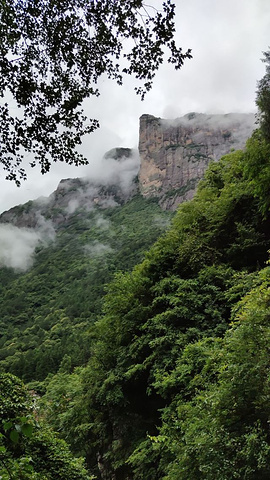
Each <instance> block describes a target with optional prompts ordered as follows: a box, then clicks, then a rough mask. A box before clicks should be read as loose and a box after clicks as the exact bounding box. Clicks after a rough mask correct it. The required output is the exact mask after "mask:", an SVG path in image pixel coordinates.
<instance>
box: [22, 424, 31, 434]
mask: <svg viewBox="0 0 270 480" xmlns="http://www.w3.org/2000/svg"><path fill="white" fill-rule="evenodd" d="M22 433H23V434H24V435H25V436H26V437H31V436H32V433H33V425H31V424H30V423H25V424H24V425H23V426H22Z"/></svg>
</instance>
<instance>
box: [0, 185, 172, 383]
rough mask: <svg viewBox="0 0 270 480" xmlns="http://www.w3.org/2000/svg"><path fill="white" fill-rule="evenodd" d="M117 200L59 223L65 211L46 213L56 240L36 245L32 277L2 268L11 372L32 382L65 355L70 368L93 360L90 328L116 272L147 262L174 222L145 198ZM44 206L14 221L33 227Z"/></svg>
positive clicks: (5, 351) (1, 348)
mask: <svg viewBox="0 0 270 480" xmlns="http://www.w3.org/2000/svg"><path fill="white" fill-rule="evenodd" d="M107 190H108V189H107ZM110 190H111V191H112V188H110ZM76 195H78V193H77V191H76V190H75V197H76ZM100 198H101V197H100ZM112 198H114V203H113V201H112V200H110V202H109V201H108V202H107V204H105V205H104V204H101V205H95V206H94V207H92V208H89V211H88V210H87V209H83V208H77V209H76V210H75V211H74V212H73V213H71V214H69V215H67V213H66V215H65V220H64V221H62V223H59V224H58V225H57V224H56V223H57V222H56V220H57V219H58V218H59V217H60V218H61V215H62V216H63V212H65V209H63V208H62V209H57V212H56V211H55V208H54V209H53V210H52V209H49V208H45V210H44V212H43V213H44V215H46V222H49V221H51V220H52V219H53V223H52V225H55V231H54V235H55V237H54V238H53V240H50V241H49V242H47V243H46V244H45V245H44V244H41V243H40V244H38V245H37V249H36V253H35V256H34V259H33V261H34V263H33V266H32V267H31V268H29V269H27V270H26V271H19V270H18V269H15V270H14V269H12V268H8V267H3V268H1V269H0V290H1V300H0V318H1V340H0V358H1V360H0V366H1V368H2V369H3V370H4V371H8V372H11V373H13V374H16V375H18V376H19V377H21V378H22V379H23V380H25V381H28V382H29V381H31V380H34V379H37V380H43V379H44V378H46V376H47V375H48V374H49V373H55V372H56V371H57V370H58V368H59V366H60V364H61V361H62V359H63V357H64V355H65V354H68V355H69V357H70V359H71V367H75V366H78V365H85V363H86V362H87V360H88V358H89V335H88V330H89V327H90V326H91V324H92V323H93V322H94V321H96V319H97V317H98V316H99V314H100V313H101V304H102V298H103V296H104V293H105V286H106V285H107V284H108V283H109V282H110V280H111V279H112V276H113V275H114V273H115V272H118V271H128V270H130V269H131V268H132V267H133V266H134V265H135V264H136V263H137V262H138V261H140V260H142V258H143V254H144V252H145V250H146V249H147V248H149V246H150V245H152V243H153V242H154V241H155V240H156V239H157V237H158V236H159V235H160V234H161V233H162V232H163V231H164V229H165V228H167V227H168V225H169V222H170V218H171V214H170V213H169V212H164V211H162V210H161V209H160V207H159V206H158V203H157V201H155V200H151V199H149V200H147V199H144V198H142V197H141V196H140V195H139V194H137V195H135V196H134V197H133V198H131V199H130V200H129V201H128V202H126V203H123V202H121V203H116V199H117V197H116V196H114V197H112ZM110 203H111V204H110ZM37 208H38V205H36V204H34V205H28V204H26V205H25V206H20V207H19V208H18V209H13V212H12V215H13V217H15V215H18V218H19V219H21V218H22V217H24V220H25V222H27V219H29V218H33V217H34V212H36V210H37ZM61 212H62V213H61ZM39 215H40V214H39ZM53 215H54V216H55V218H54V217H53ZM28 221H29V220H28ZM4 225H5V224H4ZM14 234H15V235H16V231H15V233H14ZM19 255H23V253H19Z"/></svg>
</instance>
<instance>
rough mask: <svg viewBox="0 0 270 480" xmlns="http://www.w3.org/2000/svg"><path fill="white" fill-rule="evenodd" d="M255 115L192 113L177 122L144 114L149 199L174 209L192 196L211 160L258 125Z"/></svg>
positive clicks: (144, 187) (144, 179) (142, 146)
mask: <svg viewBox="0 0 270 480" xmlns="http://www.w3.org/2000/svg"><path fill="white" fill-rule="evenodd" d="M254 123H255V116H254V115H253V114H232V113H231V114H227V115H205V114H198V113H190V114H188V115H185V116H184V117H182V118H178V119H176V120H163V119H160V118H156V117H153V116H152V115H142V117H141V118H140V138H139V153H140V157H141V168H140V173H139V185H140V191H141V193H142V195H144V196H145V197H152V196H158V197H159V198H160V204H161V206H163V208H166V209H172V210H174V209H175V208H176V207H177V205H179V204H180V203H182V202H183V201H185V200H189V199H191V198H192V197H193V195H194V193H195V191H196V187H197V185H198V182H199V181H200V180H201V178H202V177H203V175H204V172H205V170H206V168H207V166H208V164H209V162H210V161H217V160H219V159H220V158H221V157H222V156H223V155H225V154H227V153H229V152H230V151H231V150H232V149H235V150H238V149H242V148H244V146H245V142H246V140H247V138H248V137H249V136H250V135H251V133H252V130H253V129H254Z"/></svg>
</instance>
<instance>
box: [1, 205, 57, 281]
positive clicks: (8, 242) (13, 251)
mask: <svg viewBox="0 0 270 480" xmlns="http://www.w3.org/2000/svg"><path fill="white" fill-rule="evenodd" d="M36 218H37V225H36V228H35V229H34V228H25V227H17V226H15V225H12V224H11V223H3V224H0V267H8V268H13V269H14V270H17V271H20V272H25V271H26V270H28V269H29V268H31V266H32V265H33V262H34V256H35V250H36V247H37V246H38V245H44V246H48V245H49V244H50V243H51V242H52V241H54V239H55V235H56V234H55V230H54V227H53V225H52V222H51V221H50V220H46V219H45V218H44V217H43V216H42V215H41V214H40V213H39V212H38V213H36Z"/></svg>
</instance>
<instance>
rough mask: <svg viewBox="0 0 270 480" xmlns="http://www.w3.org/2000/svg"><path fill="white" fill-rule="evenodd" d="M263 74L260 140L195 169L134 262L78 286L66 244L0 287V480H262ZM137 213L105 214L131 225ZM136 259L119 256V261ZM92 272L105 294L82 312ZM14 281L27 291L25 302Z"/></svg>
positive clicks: (75, 262) (267, 338)
mask: <svg viewBox="0 0 270 480" xmlns="http://www.w3.org/2000/svg"><path fill="white" fill-rule="evenodd" d="M266 60H267V61H268V60H269V56H267V55H266ZM269 68H270V67H269V62H268V63H267V73H266V77H265V78H264V80H265V79H268V82H266V81H264V82H261V83H259V91H258V99H257V103H258V106H259V108H260V113H261V114H260V118H259V120H260V128H258V129H257V130H256V131H255V132H254V133H253V135H252V137H251V138H250V139H249V140H248V141H247V144H246V148H245V150H243V151H234V152H231V153H230V154H228V155H226V156H225V157H223V158H222V159H221V160H220V161H219V162H216V163H215V162H213V163H212V164H211V165H210V166H209V168H208V170H207V172H206V174H205V177H204V179H203V180H202V181H201V183H200V185H199V188H198V191H197V194H196V196H195V197H194V199H193V200H191V201H189V202H186V203H184V204H182V205H181V206H180V207H179V208H178V210H177V212H176V214H175V215H174V217H173V219H172V223H171V225H170V227H169V228H168V229H167V230H166V231H165V232H164V233H163V234H162V235H161V236H160V237H159V238H158V239H157V240H156V241H155V242H154V243H153V245H152V246H147V249H148V250H147V251H146V252H145V254H144V257H143V255H142V251H140V250H139V256H141V258H136V256H135V257H133V256H132V255H131V257H130V258H131V260H128V259H126V260H123V258H124V251H122V252H121V253H120V257H121V262H120V259H119V263H117V262H118V259H117V257H116V258H113V259H112V260H111V258H112V257H111V256H110V255H108V257H106V261H104V259H102V261H101V260H100V259H95V262H97V263H95V265H94V267H93V271H94V277H93V278H91V277H89V278H87V281H85V282H84V278H85V277H84V273H85V272H86V271H88V270H87V262H88V259H86V258H85V257H81V258H79V257H77V254H76V245H77V238H76V235H83V236H84V235H85V236H87V235H88V234H89V233H88V230H84V229H82V230H80V232H79V233H78V232H77V233H76V234H75V237H74V238H75V240H74V244H73V243H72V242H71V243H70V245H71V246H72V248H73V250H72V255H71V252H68V251H65V248H61V249H59V250H58V249H57V248H56V247H55V248H53V249H51V250H50V255H52V257H51V256H50V255H48V252H46V251H45V250H43V251H40V252H39V253H38V255H37V258H36V263H35V265H34V267H33V268H32V269H31V271H29V272H28V273H26V274H23V275H18V274H15V273H13V272H12V271H9V270H8V269H3V271H2V272H1V275H2V279H3V280H2V283H3V285H2V292H3V294H2V298H4V299H5V302H6V303H5V304H4V303H2V306H1V315H2V320H3V316H4V314H5V311H6V308H7V307H8V306H9V310H8V311H7V313H6V315H7V316H9V318H10V319H11V320H10V322H8V320H7V319H6V320H3V324H2V327H1V328H4V329H6V330H5V335H6V337H5V342H6V343H5V344H2V348H1V352H3V354H2V360H1V367H2V369H3V371H4V372H6V371H9V372H11V373H8V374H7V373H3V374H2V376H1V378H0V381H1V382H2V383H1V409H2V418H3V419H4V420H3V424H2V427H1V436H0V442H1V443H0V445H1V447H0V454H1V457H0V460H1V467H0V471H1V475H2V478H3V479H10V478H21V479H38V480H40V479H41V480H45V479H46V480H47V479H49V480H51V479H54V478H60V479H62V478H63V479H64V478H65V479H67V478H69V479H76V480H77V479H78V480H80V479H86V478H91V476H94V477H95V478H99V479H102V480H108V479H110V480H130V479H132V480H145V479H147V480H156V479H163V480H174V479H175V480H181V479H182V480H194V479H206V480H216V479H219V480H231V479H246V480H264V479H265V480H266V479H268V478H269V477H270V432H269V421H270V407H269V405H270V401H269V400H270V381H269V345H270V326H269V305H270V267H269V263H268V262H269V248H270V213H269V203H270V195H269V184H270V164H269V158H270V143H269V131H270V130H269V127H270V123H269V111H270V109H269V75H270V72H269ZM141 201H142V199H140V198H136V199H134V200H133V202H134V203H132V201H131V202H128V203H127V204H126V206H125V207H124V209H123V210H119V212H118V214H119V215H125V212H127V211H128V209H129V208H133V207H132V205H134V212H138V203H136V202H141ZM153 205H156V204H155V203H153V204H151V205H150V208H149V210H147V208H146V210H145V217H144V218H145V222H146V223H144V224H141V238H140V240H139V239H138V242H140V241H141V239H142V238H143V237H144V235H145V236H147V232H148V227H147V226H146V224H147V223H148V224H149V225H150V224H153V222H152V220H151V221H149V219H150V218H151V217H150V211H152V209H153ZM156 208H158V207H157V205H156ZM125 209H126V210H125ZM111 214H112V213H111ZM113 214H114V215H117V210H114V213H113ZM129 214H130V211H129ZM142 217H143V215H139V218H140V220H141V218H142ZM130 218H131V217H130V216H129V217H128V219H129V222H130ZM132 218H133V217H132ZM147 219H148V222H147ZM129 222H128V221H127V223H126V224H127V225H128V223H129ZM122 223H123V220H121V221H120V222H119V225H120V224H122ZM132 225H133V223H131V222H130V228H132ZM135 230H136V232H137V231H138V230H139V229H138V227H135ZM133 233H134V232H133ZM66 234H68V233H65V232H63V233H62V235H63V241H64V235H66ZM155 234H157V232H156V233H149V245H150V244H151V240H154V239H153V236H154V235H155ZM129 235H131V232H130V231H129ZM132 235H133V234H132ZM134 235H135V233H134ZM152 235H153V236H152ZM115 238H117V241H121V240H120V231H119V232H116V233H115ZM60 240H61V239H60ZM60 240H59V241H60ZM132 240H134V237H133V239H132ZM123 245H124V247H126V246H127V244H126V238H125V239H123ZM116 248H118V244H117V245H116ZM137 248H138V245H137V244H136V243H135V244H134V243H132V242H131V243H130V250H131V251H129V252H128V253H129V254H131V253H135V250H137ZM143 248H146V244H143ZM65 255H67V257H68V259H69V261H70V263H69V267H68V269H67V261H66V260H65ZM71 257H72V261H71ZM142 257H143V258H142ZM82 258H83V259H84V260H82ZM122 260H123V263H122ZM110 261H112V262H113V267H112V268H110V269H109V265H110ZM125 262H127V263H126V264H125ZM101 263H102V268H103V267H104V270H103V269H102V268H101ZM66 270H67V271H66ZM64 272H65V273H64ZM82 272H83V275H82ZM97 272H99V274H100V275H104V277H105V278H106V281H105V282H104V281H102V282H99V283H98V284H96V285H94V287H95V288H96V291H97V294H96V296H95V297H93V295H94V294H93V293H92V289H91V285H90V284H91V283H92V282H94V278H96V275H97ZM108 272H109V273H108ZM66 274H67V275H66ZM66 279H69V281H68V282H67V283H66ZM109 280H110V281H109ZM27 282H29V285H31V292H35V288H34V286H33V285H34V284H35V285H36V288H37V289H38V288H40V289H41V291H37V294H36V295H35V294H33V293H31V297H32V300H31V301H32V302H33V303H31V301H30V298H29V297H28V294H27V291H26V286H27ZM50 282H51V283H50ZM53 282H57V284H58V285H59V298H58V297H56V298H55V297H54V295H55V291H56V290H55V289H53ZM105 283H106V284H107V285H106V287H105V285H104V284H105ZM48 286H49V287H48ZM95 288H94V291H95ZM105 291H106V293H105V294H103V293H104V292H105ZM52 292H53V294H52ZM100 293H101V295H100ZM101 296H102V301H101V300H100V297H101ZM15 301H20V302H21V304H20V311H21V315H20V317H18V316H17V314H15V313H14V311H13V310H12V308H13V306H14V302H15ZM37 303H38V304H37ZM16 308H18V307H16ZM36 309H37V310H36ZM12 315H13V316H12ZM26 319H31V324H30V323H29V324H28V323H27V322H28V320H27V321H26ZM16 322H17V323H16ZM12 344H15V345H12ZM8 346H14V351H12V352H11V354H10V355H9V356H8V355H7V353H6V352H7V350H6V349H7V348H8ZM49 349H51V350H49ZM49 351H50V352H55V353H54V354H53V355H52V356H51V355H49ZM46 358H47V362H49V358H50V359H51V358H52V359H53V364H52V365H50V364H49V363H48V365H49V366H48V367H45V363H46V362H45V359H46ZM50 361H51V360H50ZM39 362H40V363H39ZM38 363H39V366H38ZM13 373H16V374H17V375H18V376H21V377H23V379H24V380H25V381H26V382H28V388H29V389H30V393H31V395H30V397H29V394H28V393H27V390H26V389H25V387H24V386H23V384H22V383H21V380H19V379H18V378H16V377H15V376H13V375H12V374H13ZM33 399H34V410H33V409H32V407H31V403H32V402H33ZM2 405H3V406H2ZM52 431H54V432H55V433H50V432H52ZM66 444H68V445H69V448H70V450H71V452H72V454H73V455H74V456H75V457H83V458H84V459H85V465H86V466H85V467H83V466H82V463H81V459H80V458H78V459H77V460H74V459H73V460H72V457H71V453H70V451H69V450H68V447H67V446H66ZM38 459H39V460H38ZM56 468H57V470H55V469H56ZM86 469H87V471H88V472H90V473H87V471H86ZM18 472H19V473H18ZM59 472H60V473H59ZM16 475H17V476H16Z"/></svg>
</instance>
